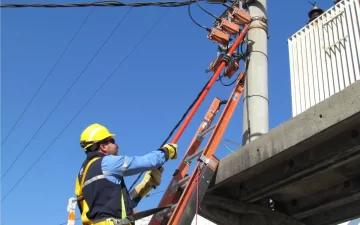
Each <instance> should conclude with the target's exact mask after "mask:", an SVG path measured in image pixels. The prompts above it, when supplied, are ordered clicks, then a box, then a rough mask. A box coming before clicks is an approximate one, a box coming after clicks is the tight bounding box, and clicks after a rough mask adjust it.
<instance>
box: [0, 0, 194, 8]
mask: <svg viewBox="0 0 360 225" xmlns="http://www.w3.org/2000/svg"><path fill="white" fill-rule="evenodd" d="M193 3H195V0H190V1H186V2H177V1H175V2H174V1H169V2H137V3H123V2H120V1H98V2H91V3H72V4H0V7H1V8H24V7H33V8H34V7H35V8H73V7H76V8H78V7H89V6H96V7H124V6H128V7H147V6H158V7H181V6H186V5H188V4H193Z"/></svg>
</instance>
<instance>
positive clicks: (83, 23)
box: [0, 8, 94, 147]
mask: <svg viewBox="0 0 360 225" xmlns="http://www.w3.org/2000/svg"><path fill="white" fill-rule="evenodd" d="M93 11H94V8H93V9H91V11H90V13H89V14H88V15H87V17H86V18H85V20H84V21H83V22H82V24H81V25H80V27H79V28H78V30H77V31H76V33H75V34H74V36H73V37H72V38H71V40H70V42H69V43H68V44H67V46H66V47H65V50H64V51H63V52H62V53H61V55H60V57H59V58H58V59H57V61H56V63H55V64H54V66H53V67H52V68H51V70H50V72H49V73H48V75H47V76H46V77H45V79H44V80H43V81H42V83H41V84H40V86H39V88H38V89H37V91H36V92H35V94H34V95H33V97H32V98H31V100H30V101H29V103H28V104H27V105H26V107H25V109H24V110H23V112H22V113H21V115H20V117H19V118H18V119H17V120H16V122H15V124H14V125H13V126H12V127H11V129H10V131H9V133H8V134H7V135H6V137H5V138H4V141H3V142H2V143H1V146H0V147H2V145H3V144H4V143H5V141H6V139H7V138H8V137H9V135H10V134H11V132H12V131H13V130H14V128H15V127H16V125H17V124H18V123H19V121H20V119H21V118H22V117H23V116H24V114H25V112H26V110H27V109H28V108H29V106H30V105H31V103H32V102H33V100H34V99H35V97H36V96H37V94H38V93H39V91H40V89H41V88H42V87H43V85H44V84H45V82H46V81H47V79H48V78H49V77H50V75H51V74H52V72H53V71H54V69H55V67H56V66H57V65H58V63H59V62H60V60H61V59H62V57H63V56H64V54H65V52H66V51H67V50H68V48H69V47H70V45H71V43H72V42H73V41H74V39H75V38H76V37H77V35H78V34H79V32H80V30H81V28H82V27H83V26H84V25H85V23H86V22H87V21H88V19H89V17H90V15H91V14H92V13H93Z"/></svg>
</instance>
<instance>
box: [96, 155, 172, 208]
mask: <svg viewBox="0 0 360 225" xmlns="http://www.w3.org/2000/svg"><path fill="white" fill-rule="evenodd" d="M165 161H166V160H165V153H164V152H162V151H158V150H156V151H152V152H150V153H148V154H146V155H143V156H123V155H118V156H114V155H107V156H104V157H103V159H102V162H101V169H102V171H103V172H105V173H104V174H105V177H106V178H107V179H108V180H109V181H111V182H114V183H116V184H120V182H121V177H125V176H131V175H134V174H138V173H141V172H145V171H148V170H153V169H156V168H158V167H160V166H162V165H163V164H164V163H165ZM131 205H132V207H133V208H134V207H135V206H136V205H137V204H136V203H135V202H133V204H131Z"/></svg>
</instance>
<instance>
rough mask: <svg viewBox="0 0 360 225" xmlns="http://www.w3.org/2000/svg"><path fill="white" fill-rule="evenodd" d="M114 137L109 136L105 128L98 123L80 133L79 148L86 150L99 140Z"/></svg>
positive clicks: (112, 135)
mask: <svg viewBox="0 0 360 225" xmlns="http://www.w3.org/2000/svg"><path fill="white" fill-rule="evenodd" d="M114 136H115V134H111V133H110V132H109V130H108V129H107V128H106V127H104V126H102V125H100V124H98V123H94V124H91V125H90V126H88V127H87V128H85V130H84V131H83V132H82V133H81V136H80V146H81V147H82V148H83V149H86V148H88V147H90V146H91V145H93V144H95V143H97V142H99V141H101V140H104V139H105V138H108V137H114Z"/></svg>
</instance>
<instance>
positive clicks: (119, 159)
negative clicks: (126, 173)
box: [101, 155, 126, 166]
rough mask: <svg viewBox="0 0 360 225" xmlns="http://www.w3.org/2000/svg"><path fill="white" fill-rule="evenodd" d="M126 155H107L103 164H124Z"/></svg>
mask: <svg viewBox="0 0 360 225" xmlns="http://www.w3.org/2000/svg"><path fill="white" fill-rule="evenodd" d="M125 158H126V156H123V155H106V156H104V157H103V158H102V161H101V164H102V165H103V166H106V165H114V164H117V165H118V164H122V163H124V161H125Z"/></svg>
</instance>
